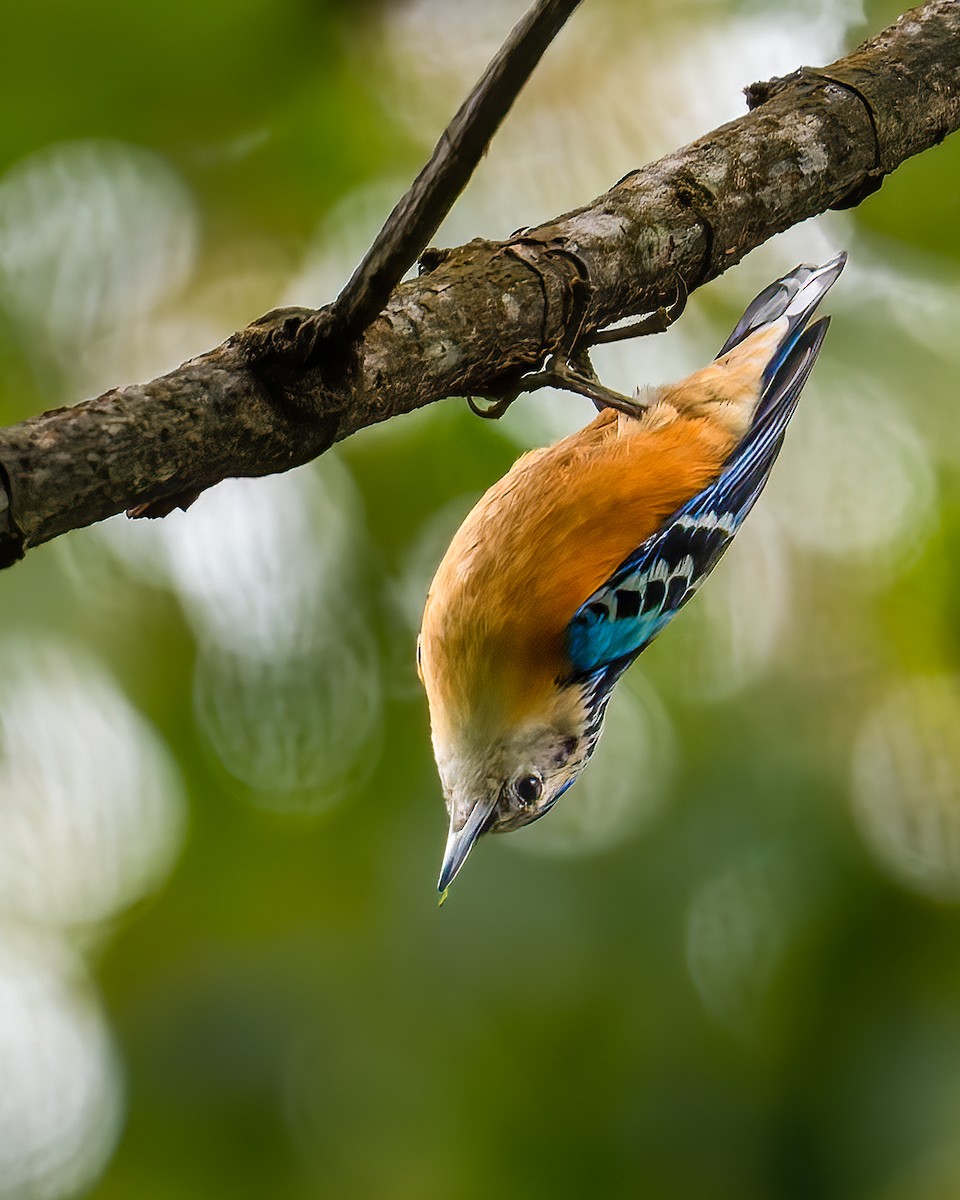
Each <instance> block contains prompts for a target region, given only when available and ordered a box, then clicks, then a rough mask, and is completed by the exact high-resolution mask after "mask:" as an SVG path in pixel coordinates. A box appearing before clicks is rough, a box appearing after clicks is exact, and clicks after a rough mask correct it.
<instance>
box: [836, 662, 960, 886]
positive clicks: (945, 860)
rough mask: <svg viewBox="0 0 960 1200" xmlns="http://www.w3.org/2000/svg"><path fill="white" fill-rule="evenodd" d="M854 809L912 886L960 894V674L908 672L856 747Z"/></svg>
mask: <svg viewBox="0 0 960 1200" xmlns="http://www.w3.org/2000/svg"><path fill="white" fill-rule="evenodd" d="M852 771H853V788H854V792H853V796H854V813H855V815H856V818H857V822H858V825H859V827H860V829H861V830H862V832H863V836H864V838H865V839H866V842H867V844H868V845H869V847H870V849H871V850H872V851H873V853H874V854H875V855H876V857H877V859H878V861H879V862H880V863H881V865H882V866H883V867H884V868H885V869H886V870H888V871H890V872H891V873H892V874H893V876H894V877H895V878H897V879H899V880H900V881H901V882H903V883H904V884H905V885H906V886H907V887H910V888H914V889H916V890H917V891H919V892H922V893H926V894H927V895H930V896H934V897H936V898H937V899H940V900H950V901H957V900H960V677H957V676H933V677H922V676H921V677H917V678H913V679H908V680H904V681H903V682H901V683H899V684H898V685H896V686H895V687H893V688H891V689H890V690H889V692H888V694H887V695H886V696H885V697H884V698H883V699H882V700H881V701H880V702H879V703H878V704H877V706H876V707H875V708H874V709H873V710H872V711H871V712H870V713H868V714H867V716H866V718H865V720H864V721H863V724H862V726H861V728H860V731H859V733H858V736H857V740H856V742H855V744H854V747H853V755H852Z"/></svg>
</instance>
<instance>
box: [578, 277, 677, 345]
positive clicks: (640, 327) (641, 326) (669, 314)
mask: <svg viewBox="0 0 960 1200" xmlns="http://www.w3.org/2000/svg"><path fill="white" fill-rule="evenodd" d="M675 288H676V291H675V294H674V297H673V299H672V300H671V301H670V303H669V304H661V305H660V307H659V308H658V309H657V310H656V311H655V312H652V313H649V314H648V315H647V316H645V317H641V319H640V320H639V321H631V323H630V324H629V325H617V326H614V327H613V328H612V329H598V330H597V331H596V333H594V335H593V336H592V337H591V338H590V345H591V346H601V345H603V344H604V343H605V342H622V341H624V340H625V339H626V338H631V337H646V336H647V334H650V333H666V331H667V330H668V329H669V328H670V326H671V325H672V324H673V323H674V321H676V319H677V318H678V317H679V316H680V315H681V313H682V312H683V310H684V309H685V308H686V307H687V299H688V297H689V295H690V293H689V292H688V291H687V285H686V283H685V282H684V279H683V276H682V275H680V274H679V273H678V274H677V282H676V284H675Z"/></svg>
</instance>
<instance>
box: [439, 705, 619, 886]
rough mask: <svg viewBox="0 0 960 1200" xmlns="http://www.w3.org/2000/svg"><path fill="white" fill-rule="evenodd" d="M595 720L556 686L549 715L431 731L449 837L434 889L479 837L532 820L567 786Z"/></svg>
mask: <svg viewBox="0 0 960 1200" xmlns="http://www.w3.org/2000/svg"><path fill="white" fill-rule="evenodd" d="M598 733H599V722H591V721H590V720H589V719H588V718H587V714H586V711H585V704H584V701H583V697H582V695H581V693H580V690H579V689H578V688H575V687H568V688H564V689H558V690H557V691H556V692H555V694H554V697H553V703H552V704H551V705H550V706H549V710H548V711H547V712H545V713H544V714H542V715H540V716H538V717H537V718H531V719H528V720H523V721H519V722H517V723H515V724H513V725H511V726H509V727H506V728H503V727H501V728H490V727H489V726H488V727H487V728H485V729H478V730H470V729H469V728H466V729H465V728H463V727H462V726H461V727H460V728H459V729H458V730H457V735H456V736H454V737H452V738H449V739H448V738H445V737H444V734H443V731H442V730H437V729H436V728H435V729H434V751H435V753H436V758H437V766H438V768H439V771H440V780H441V783H442V784H443V793H444V798H445V800H446V803H447V811H448V812H449V814H450V832H449V835H448V837H447V844H446V849H445V851H444V856H443V866H442V868H441V871H440V880H439V883H438V887H439V890H440V891H441V892H444V891H446V889H447V887H448V886H449V885H450V884H451V883H452V882H453V879H454V877H455V876H456V874H457V872H458V871H459V870H460V868H461V867H462V866H463V863H464V861H465V859H466V857H467V855H468V854H469V853H470V851H471V849H472V848H473V847H474V845H475V844H476V842H477V839H478V838H479V837H480V836H481V835H482V834H484V833H507V832H509V831H510V830H513V829H520V828H521V827H522V826H524V825H529V824H531V823H532V822H533V821H537V820H539V819H540V818H541V817H542V816H543V815H544V814H545V813H547V812H549V811H550V809H551V808H552V807H553V805H554V804H555V803H556V801H557V800H558V798H559V797H560V796H561V795H563V793H564V792H565V791H566V790H567V788H569V787H570V785H571V784H572V783H573V782H574V780H575V779H576V778H577V776H578V775H579V774H580V771H581V770H582V769H583V767H584V764H585V763H586V761H587V759H588V758H589V757H590V754H591V753H592V751H593V746H594V744H595V742H596V738H597V734H598Z"/></svg>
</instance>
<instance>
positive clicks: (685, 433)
mask: <svg viewBox="0 0 960 1200" xmlns="http://www.w3.org/2000/svg"><path fill="white" fill-rule="evenodd" d="M734 440H735V439H734V438H733V437H732V436H731V435H730V433H729V432H728V431H725V430H723V429H722V428H718V426H717V424H716V423H715V422H712V421H710V420H707V419H704V418H688V417H683V416H679V417H676V418H675V419H673V420H671V421H670V422H668V423H666V424H664V425H663V426H661V427H659V428H657V427H649V426H648V424H647V423H645V422H644V421H641V420H635V419H633V418H631V417H626V416H622V415H618V414H617V413H615V412H613V411H610V410H608V411H605V412H603V413H601V414H600V415H599V416H598V417H597V418H596V419H595V420H594V421H592V422H591V423H590V424H589V425H587V426H586V427H585V428H584V429H582V430H579V431H578V432H577V433H575V434H573V435H571V436H570V437H568V438H565V439H564V440H563V441H561V442H558V443H557V444H556V445H554V446H550V447H548V448H546V449H544V450H536V451H533V452H532V453H530V454H527V455H525V456H524V457H523V458H521V459H520V460H519V461H518V462H517V463H515V464H514V466H513V468H512V469H511V470H510V471H509V472H508V473H507V475H505V476H504V477H503V479H501V480H500V481H499V482H498V483H496V484H495V485H494V486H493V487H492V488H490V490H489V491H488V492H487V493H486V494H485V495H484V496H483V497H482V498H481V499H480V501H479V502H478V503H477V505H476V507H475V508H474V509H473V511H472V512H471V513H470V514H469V516H468V517H467V519H466V520H465V521H464V523H463V525H462V526H461V527H460V529H459V531H458V532H457V534H456V535H455V537H454V539H453V541H452V542H451V544H450V547H449V548H448V550H447V553H446V555H445V556H444V558H443V561H442V562H441V564H440V567H439V568H438V570H437V574H436V576H435V578H434V581H433V585H432V587H431V589H430V594H429V596H428V598H427V605H426V609H425V612H424V618H423V629H422V633H421V664H422V666H421V669H422V672H423V677H424V683H425V685H426V687H427V691H428V693H429V694H430V699H431V709H433V710H435V711H436V710H437V709H438V708H439V709H441V710H442V711H443V712H444V713H445V715H446V717H447V719H449V720H451V721H458V720H460V719H461V718H463V717H465V716H467V715H468V714H469V716H470V717H471V718H472V719H474V720H476V719H477V718H478V717H480V716H481V714H480V713H478V711H477V709H478V706H479V707H483V706H487V707H488V708H489V709H490V714H489V716H490V719H491V720H502V721H506V722H510V721H513V720H516V719H519V718H522V716H523V715H524V714H526V713H529V712H531V711H532V709H533V708H535V706H536V703H537V698H538V697H539V696H542V695H543V694H544V692H545V690H549V689H550V688H552V686H553V682H554V680H555V679H556V678H557V676H558V675H562V674H563V673H564V672H565V669H566V661H565V655H564V636H565V632H566V629H567V626H568V624H569V622H570V619H571V618H572V617H573V615H574V613H575V612H576V611H577V609H578V608H579V607H580V605H581V604H583V602H584V601H585V600H586V599H587V598H588V597H589V596H590V595H591V594H592V593H593V592H594V591H595V590H596V589H597V588H598V587H600V585H601V584H603V583H604V582H605V581H606V580H607V579H608V578H609V576H610V575H611V574H612V572H613V571H614V570H615V569H616V567H617V566H619V564H620V563H621V562H623V560H624V559H625V558H627V557H628V555H630V554H631V553H632V552H633V551H634V550H635V549H636V548H637V546H638V545H639V544H640V543H641V542H642V541H644V540H645V539H646V538H648V537H649V536H650V535H651V534H652V533H654V532H655V531H656V530H657V529H658V528H659V527H660V526H661V525H662V524H663V523H664V521H665V520H666V519H667V518H668V517H669V516H670V515H671V514H672V513H674V512H675V511H676V510H677V509H678V508H680V507H681V505H683V504H684V503H685V502H686V501H687V500H688V499H690V497H691V496H693V495H695V494H696V493H697V492H698V491H700V489H701V488H703V487H704V486H705V485H706V484H707V483H709V482H710V481H711V480H712V479H714V478H716V476H717V475H719V473H720V471H721V469H722V466H723V462H724V460H725V459H726V457H727V456H728V454H729V453H730V451H731V449H732V447H733V442H734ZM435 698H436V699H437V700H438V701H439V704H435V703H434V700H435Z"/></svg>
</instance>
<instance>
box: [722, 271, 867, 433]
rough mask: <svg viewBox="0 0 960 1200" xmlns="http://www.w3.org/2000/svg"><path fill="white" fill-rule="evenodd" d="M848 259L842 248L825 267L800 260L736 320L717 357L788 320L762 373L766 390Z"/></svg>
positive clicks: (760, 412)
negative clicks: (760, 332)
mask: <svg viewBox="0 0 960 1200" xmlns="http://www.w3.org/2000/svg"><path fill="white" fill-rule="evenodd" d="M846 261H847V254H846V251H844V250H841V251H840V253H839V254H838V255H837V256H836V257H835V258H831V259H830V261H829V262H826V263H824V264H823V266H822V267H813V266H811V265H810V264H809V263H801V264H800V265H799V266H798V267H794V269H793V270H792V271H790V272H789V273H788V274H786V275H784V276H783V277H782V278H781V279H777V280H775V281H774V282H773V283H771V284H770V285H769V286H768V287H765V288H764V289H763V291H762V292H761V293H760V295H759V296H757V298H756V299H755V300H753V301H751V303H750V304H748V305H747V310H746V312H745V313H744V314H743V316H742V317H741V318H740V320H739V321H738V322H737V325H736V328H735V329H734V331H733V333H731V334H730V336H729V337H728V338H727V340H726V341H725V342H724V344H723V346H722V347H721V349H720V353H719V354H718V355H717V358H720V357H722V356H723V355H724V354H726V353H727V351H728V350H732V349H733V348H734V346H738V345H739V344H740V343H741V342H742V341H743V340H744V339H745V338H747V337H749V336H750V334H751V333H755V332H756V331H757V330H758V329H762V328H763V327H764V326H765V325H770V324H772V323H773V322H774V321H779V320H780V318H781V317H786V318H787V319H788V323H787V328H786V331H785V332H784V335H783V337H782V338H781V340H780V344H779V346H778V347H777V350H776V352H775V353H774V354H773V355H771V358H770V361H769V362H768V363H767V365H766V368H765V369H764V373H763V389H764V392H766V391H767V390H768V388H769V385H770V384H771V383H772V382H773V380H774V378H775V376H776V375H777V372H778V371H779V370H780V368H781V367H782V366H783V364H784V363H785V362H786V360H787V358H788V357H789V355H790V351H791V350H792V349H793V348H794V346H795V345H796V344H797V341H798V340H799V338H800V336H801V334H802V333H803V331H804V329H805V328H806V327H807V323H808V321H809V320H810V318H811V316H813V313H814V312H815V310H816V308H817V305H818V304H819V303H820V301H821V300H822V299H823V297H824V296H825V295H826V294H827V292H828V291H829V289H830V288H831V287H832V286H833V284H834V282H835V281H836V279H837V276H838V275H839V274H840V272H841V271H842V270H843V267H844V264H845V263H846ZM766 401H767V397H766V396H764V397H763V399H761V402H760V405H759V407H758V409H757V412H756V414H755V416H754V421H755V422H756V421H757V420H758V419H759V418H760V417H762V415H763V413H764V412H765V411H766V410H767V409H768V408H769V404H768V403H767V402H766Z"/></svg>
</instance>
